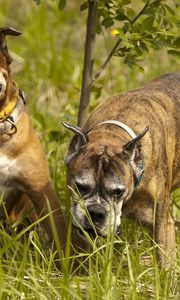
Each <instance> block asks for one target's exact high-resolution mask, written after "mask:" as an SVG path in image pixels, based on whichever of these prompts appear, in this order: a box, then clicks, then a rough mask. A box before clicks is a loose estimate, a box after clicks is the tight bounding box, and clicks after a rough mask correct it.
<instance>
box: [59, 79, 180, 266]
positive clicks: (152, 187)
mask: <svg viewBox="0 0 180 300" xmlns="http://www.w3.org/2000/svg"><path fill="white" fill-rule="evenodd" d="M63 125H64V126H65V127H66V128H68V129H70V130H72V131H73V132H74V133H75V136H74V137H73V138H72V141H71V143H70V147H69V152H68V155H67V158H66V162H67V167H68V170H67V172H68V175H67V176H68V183H69V186H70V187H71V190H73V191H75V192H77V193H74V192H73V193H72V215H73V224H74V226H75V227H76V228H78V229H79V231H80V232H81V229H82V228H83V229H84V230H86V231H88V232H89V233H94V232H96V233H97V234H98V235H100V236H103V237H106V236H107V234H108V230H109V228H110V229H111V230H112V231H114V232H117V231H118V228H119V226H120V223H121V217H123V216H125V217H127V218H130V219H133V220H136V221H138V222H139V223H140V224H142V225H145V226H147V227H148V228H150V229H151V232H154V234H155V241H156V243H157V244H158V245H159V246H158V247H157V251H158V257H159V259H160V262H161V264H162V266H164V267H165V266H167V265H168V262H170V260H171V261H172V258H174V257H175V253H176V242H175V228H174V222H173V219H172V216H171V205H172V197H171V193H172V192H173V191H174V190H175V189H176V188H178V187H179V186H180V73H179V74H175V73H172V74H168V75H165V76H162V77H160V78H157V79H155V80H154V81H152V82H151V83H150V84H148V85H146V86H145V87H142V88H139V89H136V90H133V91H130V92H128V93H124V94H121V95H118V96H114V97H111V98H110V99H109V100H108V101H107V102H105V103H103V104H102V105H100V106H98V107H97V108H96V109H95V110H94V111H93V112H92V114H91V115H90V117H89V119H88V120H87V122H86V123H85V125H84V126H83V128H79V127H76V126H71V125H69V124H67V123H65V122H63ZM77 194H78V195H79V197H77ZM74 195H75V196H74ZM89 217H90V219H89Z"/></svg>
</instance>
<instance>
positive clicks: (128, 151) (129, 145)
mask: <svg viewBox="0 0 180 300" xmlns="http://www.w3.org/2000/svg"><path fill="white" fill-rule="evenodd" d="M148 130H149V127H148V126H147V127H146V128H145V129H144V130H143V131H142V132H141V133H140V134H139V135H137V136H136V137H135V138H134V139H133V140H131V141H130V142H128V143H127V144H126V145H125V146H124V147H123V151H124V153H126V154H128V155H129V156H131V154H132V152H133V150H134V149H135V147H136V145H137V143H138V142H139V141H140V140H141V139H142V138H143V136H144V135H145V134H146V132H147V131H148Z"/></svg>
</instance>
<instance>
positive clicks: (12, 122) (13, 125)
mask: <svg viewBox="0 0 180 300" xmlns="http://www.w3.org/2000/svg"><path fill="white" fill-rule="evenodd" d="M6 121H7V122H9V123H10V124H11V125H12V129H14V132H13V133H16V132H17V127H16V124H15V122H14V118H13V117H12V116H11V115H10V116H8V118H7V119H6Z"/></svg>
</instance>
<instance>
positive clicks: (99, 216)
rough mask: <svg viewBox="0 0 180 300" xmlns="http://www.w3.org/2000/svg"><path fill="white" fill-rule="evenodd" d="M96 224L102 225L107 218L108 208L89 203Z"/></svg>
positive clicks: (90, 213) (89, 209)
mask: <svg viewBox="0 0 180 300" xmlns="http://www.w3.org/2000/svg"><path fill="white" fill-rule="evenodd" d="M87 209H88V212H89V215H90V217H91V219H92V221H93V223H94V225H97V226H98V225H102V224H103V223H104V221H105V219H106V210H105V208H104V207H103V206H102V205H93V204H91V205H89V206H88V207H87Z"/></svg>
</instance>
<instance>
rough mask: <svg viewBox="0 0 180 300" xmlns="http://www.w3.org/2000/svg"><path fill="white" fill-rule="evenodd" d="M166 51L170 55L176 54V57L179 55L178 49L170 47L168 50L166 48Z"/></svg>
mask: <svg viewBox="0 0 180 300" xmlns="http://www.w3.org/2000/svg"><path fill="white" fill-rule="evenodd" d="M167 52H168V54H171V55H173V56H178V57H180V51H178V50H174V49H170V50H168V51H167Z"/></svg>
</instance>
